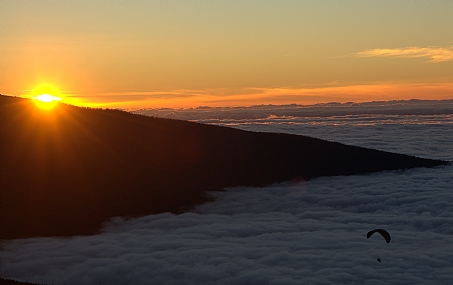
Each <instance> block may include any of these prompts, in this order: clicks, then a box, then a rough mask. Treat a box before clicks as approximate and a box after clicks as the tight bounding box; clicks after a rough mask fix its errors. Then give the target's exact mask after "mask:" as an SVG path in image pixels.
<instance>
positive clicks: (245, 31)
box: [0, 0, 453, 108]
mask: <svg viewBox="0 0 453 285" xmlns="http://www.w3.org/2000/svg"><path fill="white" fill-rule="evenodd" d="M0 11H1V12H0V13H1V14H0V27H1V29H2V30H1V51H0V60H1V61H0V62H1V66H2V68H1V69H0V93H2V94H7V95H14V96H23V97H30V96H33V95H36V94H33V93H36V90H37V89H39V88H38V87H39V86H43V85H47V86H53V87H51V88H49V90H50V89H51V90H53V91H52V92H53V93H57V94H53V95H56V96H59V97H61V98H62V102H67V103H71V104H76V105H84V106H97V107H119V108H140V107H154V108H158V107H176V108H179V107H196V106H241V105H256V104H289V103H298V104H313V103H321V102H323V103H324V102H332V101H335V102H347V101H355V102H363V101H373V100H392V99H412V98H417V99H452V98H453V29H451V27H453V17H451V11H453V1H442V0H439V1H436V0H434V1H387V0H382V1H377V0H376V1H372V0H370V1H270V0H269V1H267V0H263V1H190V0H188V1H2V2H0ZM49 92H50V91H49Z"/></svg>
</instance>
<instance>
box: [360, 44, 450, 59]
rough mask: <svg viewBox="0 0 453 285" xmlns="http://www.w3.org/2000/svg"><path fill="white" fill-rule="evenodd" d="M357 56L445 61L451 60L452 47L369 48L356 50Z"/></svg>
mask: <svg viewBox="0 0 453 285" xmlns="http://www.w3.org/2000/svg"><path fill="white" fill-rule="evenodd" d="M355 56H359V57H402V58H428V59H429V60H428V62H445V61H452V60H453V48H452V47H449V48H444V47H405V48H393V49H391V48H387V49H379V48H378V49H370V50H365V51H362V52H358V53H356V54H355Z"/></svg>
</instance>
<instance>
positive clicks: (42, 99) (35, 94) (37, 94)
mask: <svg viewBox="0 0 453 285" xmlns="http://www.w3.org/2000/svg"><path fill="white" fill-rule="evenodd" d="M58 95H60V92H59V91H58V89H57V88H56V87H54V86H52V85H49V84H42V85H39V86H38V87H36V88H35V89H33V91H32V92H31V98H32V99H34V101H35V103H36V105H37V106H38V107H40V108H42V109H51V108H53V107H55V106H56V105H57V104H58V102H59V101H61V97H59V96H58Z"/></svg>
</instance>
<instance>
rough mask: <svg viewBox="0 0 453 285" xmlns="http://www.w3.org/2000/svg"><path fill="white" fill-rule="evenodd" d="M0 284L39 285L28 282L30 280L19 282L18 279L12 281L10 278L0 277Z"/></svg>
mask: <svg viewBox="0 0 453 285" xmlns="http://www.w3.org/2000/svg"><path fill="white" fill-rule="evenodd" d="M0 285H39V284H36V283H30V282H19V281H14V280H11V279H3V278H0Z"/></svg>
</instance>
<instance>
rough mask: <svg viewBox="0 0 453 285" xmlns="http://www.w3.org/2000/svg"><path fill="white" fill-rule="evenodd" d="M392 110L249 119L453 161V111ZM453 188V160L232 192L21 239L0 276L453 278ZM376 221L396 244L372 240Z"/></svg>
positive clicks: (59, 279)
mask: <svg viewBox="0 0 453 285" xmlns="http://www.w3.org/2000/svg"><path fill="white" fill-rule="evenodd" d="M382 118H384V117H377V118H376V117H369V116H362V117H360V118H356V122H357V121H360V122H366V121H368V122H373V121H374V123H373V124H371V123H370V124H361V123H360V124H353V123H351V121H350V119H352V120H354V117H352V118H351V117H328V118H324V120H325V122H326V121H329V120H330V123H331V124H327V123H324V124H316V123H313V124H308V123H306V124H291V123H290V122H288V121H286V122H285V123H275V124H252V123H251V122H248V124H243V125H241V124H239V125H238V127H241V128H242V127H244V128H249V129H255V130H261V131H263V130H266V131H275V132H293V133H300V134H308V133H309V134H317V135H318V136H320V137H323V138H326V139H329V140H335V141H341V142H353V143H354V144H356V145H362V146H369V147H378V148H380V149H384V150H391V151H392V150H398V152H402V153H407V154H417V155H420V156H424V157H433V158H434V157H435V158H442V159H448V160H453V148H452V147H450V146H449V145H450V144H451V141H452V140H453V124H452V122H453V120H452V118H444V120H443V121H438V123H436V124H420V123H419V124H415V123H413V124H410V123H408V124H400V119H401V117H398V116H396V117H392V116H387V117H385V120H382ZM392 118H394V120H393V119H392ZM416 118H417V117H412V119H411V120H412V121H413V122H415V121H416ZM418 118H419V120H421V121H423V120H426V118H424V117H423V116H419V117H418ZM359 119H360V120H359ZM316 120H317V119H315V120H314V121H316ZM392 120H393V121H392ZM451 185H453V166H452V165H450V166H445V167H440V168H433V169H413V170H409V171H395V172H386V173H377V174H372V175H363V176H349V177H326V178H320V179H315V180H312V181H308V182H304V181H292V182H287V183H284V184H277V185H271V186H269V187H264V188H233V189H227V191H225V192H219V193H212V195H213V196H215V197H216V198H217V199H216V200H215V201H214V202H212V203H208V204H205V205H202V206H200V207H199V208H197V209H196V210H195V211H193V212H191V213H185V214H182V215H173V214H169V213H166V214H160V215H151V216H146V217H142V218H138V219H133V220H129V221H124V220H122V219H120V218H117V219H113V220H112V221H111V223H110V224H109V225H108V226H107V227H106V228H105V232H104V233H102V234H99V235H96V236H90V237H83V236H81V237H74V238H58V239H56V238H36V239H28V240H16V241H10V242H8V243H5V244H4V245H3V246H4V247H5V251H2V252H1V253H0V254H1V262H2V264H1V266H2V267H1V272H0V276H2V277H5V278H13V279H16V280H22V281H33V282H39V283H48V284H138V285H141V284H428V283H429V284H446V283H448V282H449V281H450V280H452V279H453V272H452V271H451V264H453V254H452V252H453V198H452V196H451ZM374 228H384V229H386V230H388V231H389V232H390V234H391V235H392V241H391V242H390V243H389V244H387V243H386V242H385V241H384V239H383V238H382V237H380V236H378V235H373V236H372V237H371V238H370V239H367V238H366V233H367V231H368V230H371V229H374ZM378 257H379V258H380V259H381V260H382V262H381V263H379V262H377V261H376V259H377V258H378Z"/></svg>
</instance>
